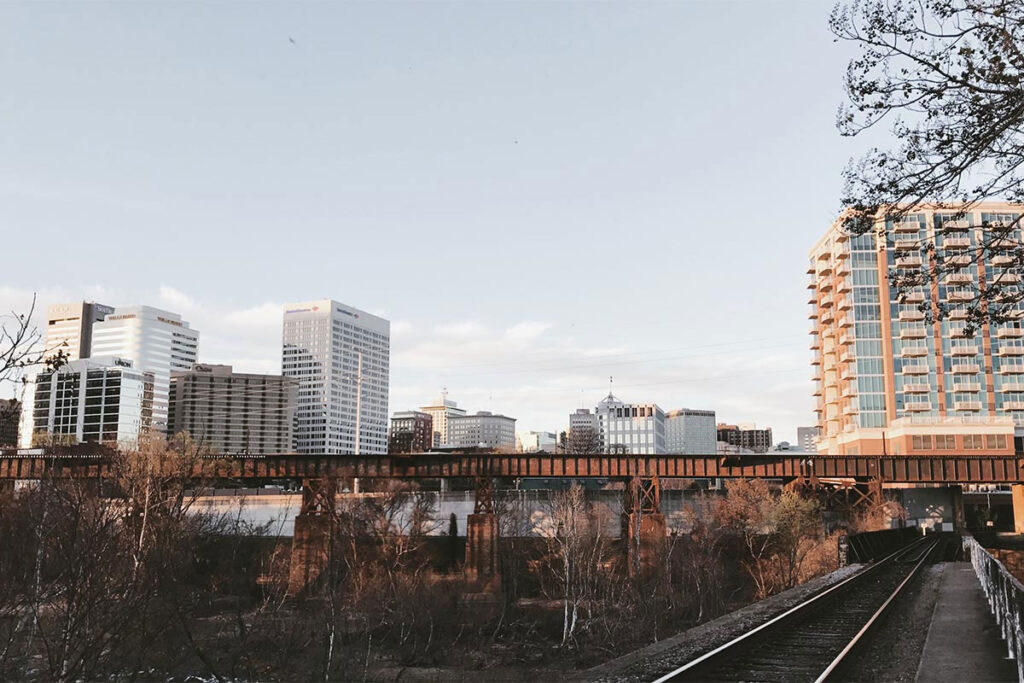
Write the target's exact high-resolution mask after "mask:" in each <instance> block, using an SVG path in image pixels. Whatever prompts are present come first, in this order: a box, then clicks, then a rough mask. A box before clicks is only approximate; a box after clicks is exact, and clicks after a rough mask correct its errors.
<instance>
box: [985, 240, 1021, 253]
mask: <svg viewBox="0 0 1024 683" xmlns="http://www.w3.org/2000/svg"><path fill="white" fill-rule="evenodd" d="M986 246H987V247H988V248H989V249H991V250H993V251H1004V250H1006V249H1015V248H1017V247H1018V246H1019V244H1018V243H1017V241H1016V240H1007V239H997V240H992V241H991V242H989V243H988V244H987V245H986Z"/></svg>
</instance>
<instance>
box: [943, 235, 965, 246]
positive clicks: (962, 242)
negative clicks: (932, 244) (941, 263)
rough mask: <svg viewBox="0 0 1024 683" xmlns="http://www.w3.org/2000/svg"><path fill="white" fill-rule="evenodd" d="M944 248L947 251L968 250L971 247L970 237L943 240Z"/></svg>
mask: <svg viewBox="0 0 1024 683" xmlns="http://www.w3.org/2000/svg"><path fill="white" fill-rule="evenodd" d="M942 246H943V247H945V248H946V249H966V248H967V247H969V246H971V238H970V237H947V238H946V239H944V240H942Z"/></svg>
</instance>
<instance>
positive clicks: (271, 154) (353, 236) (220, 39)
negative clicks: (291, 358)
mask: <svg viewBox="0 0 1024 683" xmlns="http://www.w3.org/2000/svg"><path fill="white" fill-rule="evenodd" d="M830 8H831V3H829V2H826V1H824V0H822V1H809V2H784V1H782V0H778V1H770V0H759V1H751V2H740V1H738V0H737V1H734V2H730V1H727V0H723V1H719V2H711V1H706V2H687V1H683V0H679V1H677V2H643V3H624V2H623V3H618V2H599V3H583V2H567V3H558V2H550V3H549V2H544V3H541V2H511V1H507V2H496V1H492V2H486V1H481V2H472V3H470V2H466V3H447V2H416V3H399V2H377V3H369V2H366V3H362V2H358V3H357V2H350V3H345V2H336V3H326V2H315V3H312V2H311V3H295V2H287V3H285V2H208V3H194V2H146V3H102V2H90V3H77V2H76V3H60V2H47V3H36V2H5V3H0V236H2V237H3V241H2V242H0V253H3V252H4V251H6V252H7V254H6V258H3V260H2V263H3V266H2V269H0V310H16V311H23V310H25V309H26V307H27V305H28V303H29V302H30V301H31V298H32V295H33V293H37V295H38V300H39V304H40V306H41V307H42V308H43V310H45V306H46V305H47V304H50V303H56V302H59V301H75V300H82V299H86V300H95V301H100V302H103V303H107V304H111V305H131V304H140V303H141V304H149V305H154V306H159V307H162V308H166V309H168V310H171V311H174V312H177V313H180V314H182V315H183V316H184V317H185V319H186V320H188V321H189V322H190V323H191V325H192V326H193V327H194V328H196V329H198V330H199V331H200V335H201V337H200V346H199V355H200V360H202V361H204V362H209V363H229V364H232V365H234V366H235V368H236V369H237V370H240V371H250V372H280V367H281V362H280V360H281V318H282V306H283V304H284V303H285V302H294V301H303V300H310V299H319V298H328V297H329V298H333V299H336V300H338V301H341V302H343V303H346V304H349V305H351V306H355V307H357V308H361V309H364V310H366V311H370V312H372V313H375V314H378V315H382V316H384V317H386V318H388V319H389V320H391V321H392V335H391V343H392V356H391V396H390V408H391V410H392V411H396V410H408V409H412V408H415V407H417V406H420V405H425V404H427V403H428V402H430V401H431V400H432V399H434V398H436V397H437V395H438V394H439V392H440V391H441V389H442V388H443V387H446V388H447V391H448V396H449V399H452V400H455V401H457V402H458V403H459V406H460V407H464V408H467V409H469V410H470V411H476V410H490V411H492V412H500V413H503V414H506V415H510V416H513V417H516V418H517V419H518V423H517V430H519V431H526V430H543V431H560V430H562V429H565V428H566V426H567V422H568V414H569V413H570V412H571V411H573V410H575V409H576V408H579V407H581V406H584V407H591V408H592V407H593V406H594V405H596V403H597V402H598V401H599V400H600V399H601V398H602V397H603V396H605V395H606V394H607V393H608V391H609V385H610V382H611V384H612V385H613V387H614V392H615V394H616V395H617V396H618V397H619V398H620V399H622V400H624V401H628V402H638V403H640V402H655V403H657V404H659V405H660V406H661V407H662V408H663V409H665V410H672V409H676V408H682V407H688V408H701V409H713V410H715V411H716V412H717V417H718V419H719V420H720V421H725V422H756V423H757V424H758V426H760V427H763V426H770V427H772V428H773V430H774V436H775V440H776V441H780V440H789V441H793V440H795V437H796V428H797V426H803V425H810V424H813V423H814V413H813V405H814V404H813V399H812V396H811V392H812V390H813V385H812V382H811V379H810V378H811V376H812V367H811V365H810V360H811V353H810V351H809V349H808V346H809V341H810V337H809V336H808V334H809V330H810V326H809V321H808V319H807V313H808V310H809V307H808V305H807V290H806V285H807V282H808V281H807V275H806V274H805V268H806V263H807V254H808V252H809V250H810V248H811V247H812V246H813V244H814V242H815V241H816V240H817V239H818V238H819V237H820V236H821V235H822V234H824V232H825V230H826V229H827V228H828V226H829V225H830V223H831V222H832V220H833V219H834V217H835V215H836V213H837V211H838V209H839V201H838V198H839V193H840V190H841V188H842V179H841V171H842V169H843V167H844V166H845V164H846V162H847V160H848V159H849V158H850V157H852V156H858V155H860V154H862V153H863V152H864V151H865V150H866V148H867V144H868V141H865V140H862V139H856V138H855V139H845V138H842V137H840V136H839V134H838V132H837V131H836V130H835V114H836V110H837V107H838V106H839V105H840V104H841V102H842V101H843V91H842V79H843V73H844V70H845V65H846V62H847V61H848V60H849V58H850V56H851V54H852V49H851V47H850V46H848V45H845V44H837V43H835V42H834V41H833V38H832V36H831V34H830V33H829V32H828V24H827V22H828V14H829V11H830ZM43 318H44V316H43V315H38V314H37V316H36V321H37V322H42V323H43V324H45V321H44V319H43ZM14 391H15V389H14V388H12V387H6V388H0V394H4V395H10V394H12V393H13V392H14Z"/></svg>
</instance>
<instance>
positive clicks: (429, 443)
mask: <svg viewBox="0 0 1024 683" xmlns="http://www.w3.org/2000/svg"><path fill="white" fill-rule="evenodd" d="M433 446H434V419H433V418H432V417H431V416H430V415H429V414H428V413H423V412H420V411H418V410H405V411H402V412H398V413H395V414H394V415H392V416H391V432H390V433H389V435H388V453H425V452H427V451H429V450H430V449H431V448H433Z"/></svg>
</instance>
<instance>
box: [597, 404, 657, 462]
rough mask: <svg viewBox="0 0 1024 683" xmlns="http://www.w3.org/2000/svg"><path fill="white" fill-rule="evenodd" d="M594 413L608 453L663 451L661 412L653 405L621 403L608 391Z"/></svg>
mask: <svg viewBox="0 0 1024 683" xmlns="http://www.w3.org/2000/svg"><path fill="white" fill-rule="evenodd" d="M594 412H595V413H597V419H598V424H599V427H598V428H599V429H600V431H601V435H602V442H603V443H602V446H603V447H604V449H605V450H606V451H607V452H608V453H624V454H637V455H656V454H661V453H665V413H664V411H662V409H661V408H659V407H658V406H657V405H655V404H653V403H623V402H622V401H620V400H619V399H617V398H615V396H613V395H612V394H611V393H609V394H608V396H607V398H605V399H604V400H603V401H601V402H600V403H598V404H597V408H596V409H595V410H594Z"/></svg>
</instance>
